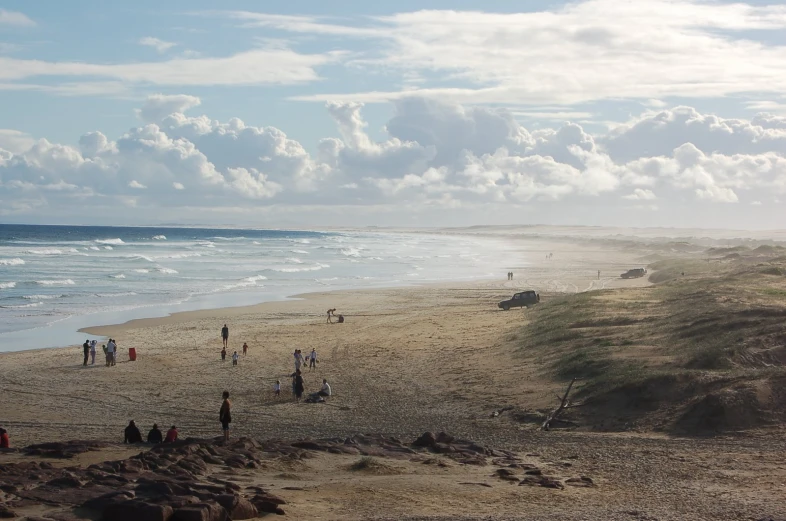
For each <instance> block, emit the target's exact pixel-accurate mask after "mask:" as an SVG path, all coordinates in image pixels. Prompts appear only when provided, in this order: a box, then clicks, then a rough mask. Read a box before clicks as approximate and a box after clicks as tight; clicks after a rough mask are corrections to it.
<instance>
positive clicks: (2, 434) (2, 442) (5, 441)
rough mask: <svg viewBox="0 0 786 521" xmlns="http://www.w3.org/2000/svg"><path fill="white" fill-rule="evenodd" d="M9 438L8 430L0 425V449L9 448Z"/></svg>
mask: <svg viewBox="0 0 786 521" xmlns="http://www.w3.org/2000/svg"><path fill="white" fill-rule="evenodd" d="M10 448H11V440H10V439H9V438H8V431H7V430H5V429H4V428H2V427H0V449H10Z"/></svg>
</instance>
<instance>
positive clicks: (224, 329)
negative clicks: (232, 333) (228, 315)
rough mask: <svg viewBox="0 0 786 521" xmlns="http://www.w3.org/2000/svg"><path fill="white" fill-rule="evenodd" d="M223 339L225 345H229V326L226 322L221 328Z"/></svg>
mask: <svg viewBox="0 0 786 521" xmlns="http://www.w3.org/2000/svg"><path fill="white" fill-rule="evenodd" d="M221 339H222V340H223V341H224V347H227V345H228V343H229V328H228V327H227V325H226V324H224V327H222V328H221Z"/></svg>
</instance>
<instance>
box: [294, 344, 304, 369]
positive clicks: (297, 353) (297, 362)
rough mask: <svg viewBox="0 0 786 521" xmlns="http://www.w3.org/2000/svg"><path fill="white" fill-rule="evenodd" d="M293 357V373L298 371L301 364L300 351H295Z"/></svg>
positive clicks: (301, 356)
mask: <svg viewBox="0 0 786 521" xmlns="http://www.w3.org/2000/svg"><path fill="white" fill-rule="evenodd" d="M293 355H294V357H295V371H300V366H301V365H302V364H303V355H302V354H301V353H300V349H295V352H294V353H293Z"/></svg>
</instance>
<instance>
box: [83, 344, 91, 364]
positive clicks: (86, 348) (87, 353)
mask: <svg viewBox="0 0 786 521" xmlns="http://www.w3.org/2000/svg"><path fill="white" fill-rule="evenodd" d="M82 351H84V353H85V359H84V361H83V362H82V367H87V359H88V358H90V341H89V340H85V343H84V344H82Z"/></svg>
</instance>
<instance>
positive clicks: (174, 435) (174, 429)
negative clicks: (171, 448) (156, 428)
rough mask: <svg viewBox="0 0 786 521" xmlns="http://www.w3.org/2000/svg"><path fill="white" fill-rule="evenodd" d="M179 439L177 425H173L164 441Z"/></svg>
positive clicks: (172, 441)
mask: <svg viewBox="0 0 786 521" xmlns="http://www.w3.org/2000/svg"><path fill="white" fill-rule="evenodd" d="M176 441H177V427H175V426H174V425H172V427H170V428H169V430H168V431H166V439H164V443H174V442H176Z"/></svg>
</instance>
